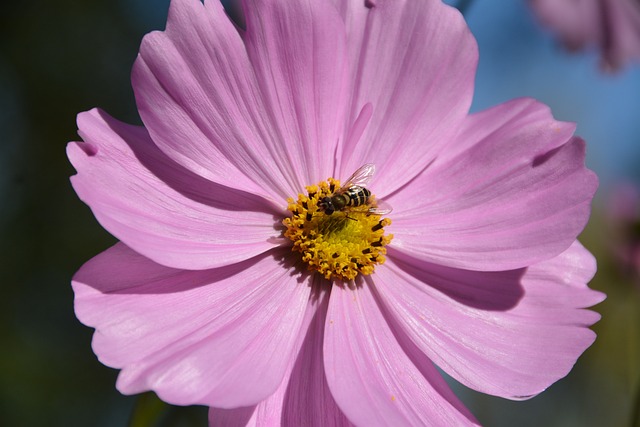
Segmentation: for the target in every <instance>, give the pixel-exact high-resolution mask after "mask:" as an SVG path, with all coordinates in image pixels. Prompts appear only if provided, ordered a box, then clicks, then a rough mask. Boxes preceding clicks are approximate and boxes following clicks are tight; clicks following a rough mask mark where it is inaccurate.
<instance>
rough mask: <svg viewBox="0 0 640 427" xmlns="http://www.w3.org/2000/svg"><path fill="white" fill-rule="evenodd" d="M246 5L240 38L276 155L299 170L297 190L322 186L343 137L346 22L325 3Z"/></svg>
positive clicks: (260, 0) (264, 0) (261, 0)
mask: <svg viewBox="0 0 640 427" xmlns="http://www.w3.org/2000/svg"><path fill="white" fill-rule="evenodd" d="M244 3H245V5H244V6H245V7H244V11H245V18H246V23H247V30H246V33H245V36H244V39H245V42H246V48H247V52H248V55H249V58H250V60H251V64H252V66H253V68H254V70H255V73H256V78H257V80H258V85H259V88H260V93H261V95H262V96H263V99H264V102H265V104H264V105H265V111H264V114H266V115H268V117H269V118H270V121H271V122H272V123H274V124H277V126H278V128H277V129H276V134H277V138H276V139H275V142H274V149H275V150H276V151H277V152H278V153H279V155H280V156H282V158H283V161H286V163H287V164H291V165H294V166H295V168H296V170H298V171H299V177H300V178H301V184H302V185H311V184H314V183H316V182H318V181H320V180H323V179H326V178H328V177H329V176H331V175H333V172H334V170H333V165H334V157H335V149H336V145H337V143H338V139H339V138H340V137H341V135H342V134H343V133H344V132H345V131H344V125H345V119H344V116H345V114H346V111H345V110H346V97H347V93H348V91H347V90H346V82H347V61H346V40H345V37H346V35H345V31H344V23H343V22H342V20H341V19H340V16H339V15H338V13H337V12H336V10H335V8H333V7H332V6H331V5H330V4H327V3H326V2H324V1H317V0H296V1H285V2H283V1H277V0H256V1H245V2H244ZM301 188H302V187H299V189H301ZM290 195H291V196H294V195H295V193H294V194H290Z"/></svg>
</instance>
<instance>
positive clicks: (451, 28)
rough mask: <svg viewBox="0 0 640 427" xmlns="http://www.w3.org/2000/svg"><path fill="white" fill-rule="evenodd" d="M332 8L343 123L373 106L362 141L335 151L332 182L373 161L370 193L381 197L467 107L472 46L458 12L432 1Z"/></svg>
mask: <svg viewBox="0 0 640 427" xmlns="http://www.w3.org/2000/svg"><path fill="white" fill-rule="evenodd" d="M334 3H335V4H336V6H337V8H338V10H339V11H340V12H341V14H342V16H343V19H344V21H345V25H346V28H347V42H348V55H349V61H350V71H351V75H350V83H351V87H352V97H351V101H350V111H349V116H348V117H349V119H348V125H349V126H352V125H353V123H354V122H355V121H356V118H357V117H358V115H359V113H360V111H361V110H362V109H363V107H364V106H365V105H366V104H367V103H371V105H372V108H373V115H372V116H371V119H370V121H369V124H368V125H367V126H366V127H365V129H364V133H363V134H362V136H361V137H360V138H359V139H358V140H347V141H346V142H345V144H344V146H343V147H342V148H341V151H340V152H339V157H338V159H337V160H338V161H341V163H340V166H339V168H338V172H339V173H338V176H340V177H347V176H349V175H350V174H351V173H352V172H353V171H355V170H356V169H357V168H358V167H359V166H361V165H362V164H364V163H375V164H376V166H378V173H377V177H376V181H375V184H374V185H375V192H376V194H377V195H378V196H385V195H387V194H389V193H391V192H392V191H394V190H395V189H397V188H400V187H401V186H403V185H404V184H405V183H406V182H407V181H409V180H410V179H412V178H414V177H415V176H416V175H418V174H419V173H420V172H421V171H422V170H423V169H424V168H425V167H426V166H427V165H428V164H429V163H430V162H431V161H432V160H433V159H435V158H436V156H437V155H438V153H439V152H440V151H441V150H442V149H443V147H445V146H446V144H447V143H448V142H449V141H451V139H452V138H453V137H454V136H455V134H456V133H457V131H458V129H459V127H460V124H461V123H462V121H463V120H464V117H465V116H466V115H467V113H468V111H469V106H470V104H471V98H472V95H473V83H474V78H475V76H474V73H475V70H476V65H477V61H478V49H477V45H476V42H475V39H474V38H473V35H472V34H471V32H470V31H469V28H468V27H467V25H466V23H465V21H464V19H463V17H462V16H461V15H460V13H459V12H458V11H457V10H456V9H454V8H452V7H449V6H443V4H442V2H441V1H439V0H422V1H415V0H380V1H377V2H366V1H364V0H361V1H350V0H334ZM367 3H371V4H373V3H375V6H374V7H367V6H366V4H367Z"/></svg>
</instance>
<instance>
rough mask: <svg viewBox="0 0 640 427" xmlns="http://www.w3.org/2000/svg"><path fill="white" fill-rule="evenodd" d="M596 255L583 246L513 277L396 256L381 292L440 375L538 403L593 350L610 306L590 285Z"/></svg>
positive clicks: (383, 273) (381, 274) (384, 270)
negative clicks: (603, 311) (596, 327)
mask: <svg viewBox="0 0 640 427" xmlns="http://www.w3.org/2000/svg"><path fill="white" fill-rule="evenodd" d="M595 270H596V265H595V260H594V258H593V256H592V255H591V254H590V253H589V252H588V251H587V250H586V249H584V247H582V245H580V243H578V242H575V243H574V244H573V245H572V246H571V247H570V248H569V249H568V250H567V251H565V252H564V253H562V254H561V255H559V256H557V257H556V258H554V259H552V260H549V261H545V262H542V263H539V264H536V265H534V266H531V267H529V268H527V269H520V270H514V271H503V272H477V271H465V270H456V269H452V268H447V267H442V266H438V265H434V264H427V263H422V262H419V261H417V260H415V259H413V260H412V259H409V258H406V257H403V256H402V255H401V254H400V253H398V252H397V251H390V253H389V258H388V259H387V262H386V263H385V264H384V266H383V267H381V268H379V269H378V270H376V276H375V280H376V287H377V289H378V290H379V292H380V295H381V300H382V301H384V305H385V307H387V308H388V309H389V312H390V313H391V317H392V318H393V319H394V321H395V322H397V324H398V325H400V327H401V329H402V330H403V331H404V332H405V333H406V334H407V335H408V336H409V337H410V338H411V340H412V342H413V343H415V345H416V346H418V348H419V349H420V350H421V351H422V352H424V354H426V355H427V357H429V358H430V359H431V360H433V361H434V363H436V364H437V365H438V366H439V367H440V368H442V369H443V370H444V371H445V372H447V373H448V374H449V375H451V376H452V377H453V378H455V379H456V380H458V381H460V382H461V383H463V384H465V385H467V386H469V387H471V388H473V389H475V390H478V391H480V392H483V393H488V394H493V395H497V396H501V397H505V398H509V399H525V398H528V397H531V396H534V395H536V394H538V393H540V392H542V391H543V390H544V389H546V388H547V387H548V386H550V385H551V384H553V383H554V382H555V381H557V380H559V379H560V378H562V377H564V376H565V375H566V374H567V373H568V372H569V370H570V369H571V368H572V367H573V365H574V363H575V362H576V360H577V358H578V356H580V355H581V354H582V352H584V351H585V349H586V348H587V347H589V346H590V345H591V343H593V341H594V339H595V334H594V333H593V331H591V330H590V329H588V327H589V326H591V325H592V324H593V323H595V322H596V321H597V320H598V319H599V315H598V314H597V313H595V312H592V311H589V310H585V309H584V308H586V307H590V306H592V305H594V304H597V303H598V302H600V301H602V300H603V299H604V295H603V294H601V293H600V292H596V291H593V290H591V289H589V288H588V287H587V286H586V283H587V282H588V281H589V280H590V279H591V278H592V277H593V274H594V273H595Z"/></svg>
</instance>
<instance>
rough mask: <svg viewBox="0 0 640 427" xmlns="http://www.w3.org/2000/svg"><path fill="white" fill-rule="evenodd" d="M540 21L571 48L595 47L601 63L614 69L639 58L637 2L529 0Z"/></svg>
mask: <svg viewBox="0 0 640 427" xmlns="http://www.w3.org/2000/svg"><path fill="white" fill-rule="evenodd" d="M530 2H531V6H532V8H533V10H534V12H535V13H536V14H537V15H538V17H539V19H540V21H541V22H542V23H543V24H544V25H546V26H547V27H549V28H550V29H551V30H552V31H554V32H556V33H557V34H558V37H559V38H560V40H561V41H562V42H563V43H564V44H565V45H566V46H567V48H568V49H571V50H582V49H585V48H587V47H595V48H597V49H599V50H600V52H601V55H602V66H603V68H605V69H607V70H613V71H615V70H618V69H620V68H622V67H623V66H624V65H626V64H627V63H628V62H631V61H638V60H640V1H638V0H530Z"/></svg>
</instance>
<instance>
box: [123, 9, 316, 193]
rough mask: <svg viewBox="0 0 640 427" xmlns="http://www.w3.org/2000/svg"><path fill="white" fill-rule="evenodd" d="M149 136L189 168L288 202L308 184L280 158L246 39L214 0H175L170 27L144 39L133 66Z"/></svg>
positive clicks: (279, 139) (282, 141)
mask: <svg viewBox="0 0 640 427" xmlns="http://www.w3.org/2000/svg"><path fill="white" fill-rule="evenodd" d="M132 84H133V88H134V91H135V95H136V101H137V104H138V110H139V112H140V116H141V118H142V120H143V122H144V124H145V126H146V127H147V129H148V130H149V134H150V135H151V137H152V139H153V141H154V142H155V143H156V144H157V145H158V146H159V147H160V149H161V150H162V151H164V152H165V153H167V155H168V156H169V157H171V158H172V159H174V160H175V161H176V162H178V163H180V164H181V165H183V166H185V167H186V168H188V169H190V170H191V171H193V172H194V173H196V174H198V175H200V176H203V177H205V178H208V179H210V180H212V181H215V182H218V183H220V184H223V185H226V186H228V187H231V188H241V189H244V190H248V191H264V192H267V193H268V194H270V196H271V197H272V199H273V200H277V201H280V200H286V198H287V197H290V196H292V195H295V194H297V193H298V191H300V189H302V188H303V185H304V184H307V183H306V182H304V181H303V180H301V177H302V175H301V174H299V173H298V168H297V166H296V164H295V163H293V162H290V161H289V159H287V158H286V155H285V152H286V150H285V147H287V146H288V144H296V143H297V141H294V140H292V139H291V138H289V136H290V135H287V134H281V133H279V125H278V124H277V123H275V122H274V121H273V119H274V117H273V116H272V115H271V114H270V113H269V108H270V107H269V106H268V105H266V104H265V103H264V102H263V97H262V96H263V95H262V93H261V88H260V87H259V86H258V82H257V80H256V76H255V73H254V70H253V67H252V65H251V62H250V60H249V56H248V54H247V50H246V48H245V45H244V42H243V41H242V38H241V36H240V34H239V33H238V31H237V30H236V28H235V27H234V25H233V23H232V22H231V21H230V20H229V19H228V17H227V16H226V14H225V12H224V9H223V7H222V5H221V4H220V2H219V1H206V2H205V3H204V4H202V2H201V1H199V0H173V1H172V2H171V6H170V9H169V17H168V21H167V28H166V30H165V31H163V32H158V31H156V32H153V33H151V34H148V35H147V36H145V38H144V40H143V42H142V45H141V47H140V54H139V56H138V59H137V60H136V63H135V65H134V67H133V73H132Z"/></svg>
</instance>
